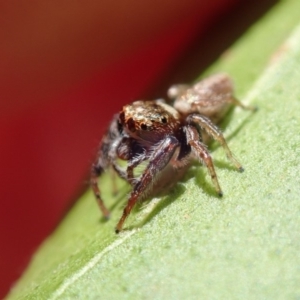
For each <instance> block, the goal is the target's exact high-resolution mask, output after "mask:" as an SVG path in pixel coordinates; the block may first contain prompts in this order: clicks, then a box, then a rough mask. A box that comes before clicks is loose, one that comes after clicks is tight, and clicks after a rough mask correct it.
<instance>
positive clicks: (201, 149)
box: [185, 125, 223, 196]
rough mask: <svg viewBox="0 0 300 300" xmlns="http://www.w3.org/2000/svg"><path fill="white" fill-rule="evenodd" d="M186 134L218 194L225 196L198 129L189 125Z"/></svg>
mask: <svg viewBox="0 0 300 300" xmlns="http://www.w3.org/2000/svg"><path fill="white" fill-rule="evenodd" d="M185 133H186V138H187V143H188V144H189V145H190V146H191V148H192V151H193V153H194V154H195V155H196V157H197V158H198V159H199V160H200V161H202V162H203V163H204V164H205V166H206V167H207V169H208V172H209V174H210V177H211V180H212V182H213V185H214V187H215V189H216V191H217V193H218V195H219V196H222V195H223V192H222V190H221V187H220V184H219V181H218V177H217V174H216V171H215V168H214V164H213V161H212V158H211V156H210V154H209V152H208V149H207V147H206V146H205V144H203V143H202V142H201V141H200V139H201V137H200V134H199V132H198V131H197V128H195V127H194V126H192V125H188V126H186V127H185Z"/></svg>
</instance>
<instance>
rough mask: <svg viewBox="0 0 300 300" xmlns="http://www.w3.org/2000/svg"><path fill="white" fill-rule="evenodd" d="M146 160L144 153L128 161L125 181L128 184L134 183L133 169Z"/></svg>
mask: <svg viewBox="0 0 300 300" xmlns="http://www.w3.org/2000/svg"><path fill="white" fill-rule="evenodd" d="M146 159H147V156H146V153H145V152H144V153H143V154H140V155H138V156H136V157H134V158H133V159H132V160H130V161H129V163H128V167H127V180H128V182H129V183H130V184H133V182H134V175H133V170H134V168H136V167H137V166H138V165H139V164H140V163H141V162H143V161H145V160H146Z"/></svg>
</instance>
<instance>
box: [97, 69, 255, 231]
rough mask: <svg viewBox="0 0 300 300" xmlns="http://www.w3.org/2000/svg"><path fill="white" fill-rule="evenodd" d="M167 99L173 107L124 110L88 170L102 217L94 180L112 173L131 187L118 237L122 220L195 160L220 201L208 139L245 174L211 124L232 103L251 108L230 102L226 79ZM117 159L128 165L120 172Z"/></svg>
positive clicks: (173, 92)
mask: <svg viewBox="0 0 300 300" xmlns="http://www.w3.org/2000/svg"><path fill="white" fill-rule="evenodd" d="M168 96H169V97H170V98H171V99H172V100H173V101H172V105H171V104H168V103H166V102H165V101H164V100H162V99H159V100H153V101H150V100H149V101H141V100H140V101H135V102H133V103H131V104H128V105H125V106H123V109H122V110H121V111H120V113H119V114H116V115H115V116H114V117H113V120H112V122H111V123H110V125H109V128H108V130H107V132H106V134H105V135H104V137H103V138H102V141H101V144H100V148H99V152H98V155H97V159H96V161H95V163H94V164H93V166H92V174H91V185H92V189H93V191H94V194H95V196H96V198H97V202H98V204H99V207H100V209H101V211H102V213H103V215H104V217H106V218H109V211H108V209H107V208H106V206H105V205H104V203H103V200H102V198H101V194H100V190H99V187H98V177H99V176H100V175H101V174H102V173H103V172H104V171H105V170H107V169H109V168H113V170H114V171H115V172H116V173H117V174H118V175H119V176H120V177H121V178H123V179H124V180H126V181H127V182H128V183H129V184H130V185H131V186H132V191H131V193H130V196H129V199H128V203H127V205H126V206H125V208H124V210H123V214H122V217H121V218H120V220H119V222H118V224H117V226H116V233H118V232H120V231H121V230H122V228H123V224H124V221H125V220H126V218H127V216H128V215H129V214H130V212H131V210H132V208H133V207H134V205H135V203H136V202H137V201H139V200H142V199H144V198H145V197H148V196H151V195H154V194H156V193H158V192H159V191H161V190H162V189H166V188H167V187H168V186H170V185H171V184H172V183H176V182H177V181H178V180H179V179H180V178H181V177H182V175H183V174H184V173H185V172H186V170H187V169H188V168H189V167H190V166H191V164H192V162H193V161H194V160H195V159H197V160H199V161H200V162H202V163H203V164H204V165H205V166H206V167H207V169H208V172H209V174H210V177H211V179H212V183H213V185H214V188H215V190H216V192H217V194H218V195H219V196H222V190H221V187H220V185H219V182H218V178H217V174H216V172H215V168H214V164H213V161H212V158H211V155H210V154H209V151H208V150H207V146H206V144H205V142H206V141H205V139H206V138H205V136H206V135H209V136H210V137H212V138H213V139H214V140H216V141H218V142H219V143H220V145H221V146H222V147H223V149H224V151H225V153H226V155H227V157H228V159H229V160H230V161H231V162H232V163H233V165H234V166H235V167H236V168H237V169H238V170H239V171H241V172H242V171H243V167H242V165H241V164H240V163H239V162H238V160H237V159H236V158H234V156H233V155H232V153H231V151H230V149H229V147H228V145H227V143H226V140H225V138H224V136H223V134H222V132H221V131H220V129H219V128H218V127H217V126H216V125H215V124H217V123H219V122H220V121H221V120H222V118H223V117H224V115H225V114H226V112H227V111H228V109H229V108H230V106H231V105H232V104H233V105H237V106H240V107H242V108H247V109H252V110H253V109H254V108H252V107H246V106H244V105H243V104H242V103H241V102H239V101H238V100H237V99H236V98H235V97H234V95H233V83H232V81H231V79H230V77H229V76H228V75H226V74H216V75H212V76H210V77H208V78H206V79H204V80H201V81H199V82H197V83H195V84H193V85H174V86H172V87H171V88H170V89H169V90H168ZM119 160H124V161H126V162H127V166H126V167H125V168H122V167H121V166H120V164H119V163H118V162H119ZM145 162H146V167H145V169H144V170H143V172H142V174H141V175H140V176H138V177H136V176H135V175H134V170H135V168H136V167H137V166H139V165H140V164H141V163H145Z"/></svg>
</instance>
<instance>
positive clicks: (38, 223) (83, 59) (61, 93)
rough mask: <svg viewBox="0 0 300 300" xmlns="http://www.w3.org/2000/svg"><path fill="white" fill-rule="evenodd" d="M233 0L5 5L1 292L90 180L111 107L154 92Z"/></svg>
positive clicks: (0, 106) (0, 23)
mask: <svg viewBox="0 0 300 300" xmlns="http://www.w3.org/2000/svg"><path fill="white" fill-rule="evenodd" d="M237 2H238V1H237V0H202V1H199V0H187V1H174V0H173V1H171V0H165V1H155V0H151V1H138V0H126V1H122V2H118V6H116V3H115V2H109V1H85V2H82V3H81V2H74V1H72V2H70V1H50V2H40V3H39V2H30V1H16V0H14V1H7V3H2V4H1V11H0V143H1V147H0V165H1V168H0V195H1V197H0V201H1V209H0V222H1V223H0V241H1V247H0V298H2V296H4V294H5V293H7V291H8V289H9V287H10V286H11V285H12V284H13V282H14V281H15V280H16V279H17V278H18V277H19V276H20V275H21V273H22V271H23V269H24V268H25V267H26V264H27V263H28V262H29V260H30V257H31V255H32V253H33V252H34V250H36V248H37V246H38V245H39V243H40V242H41V241H42V240H43V239H44V238H45V236H47V235H48V234H49V233H51V231H52V230H53V228H54V227H55V226H56V225H57V223H58V221H59V220H60V218H61V217H62V216H63V214H64V213H65V212H66V210H67V208H68V207H70V205H71V203H72V201H74V199H76V197H77V196H78V195H79V194H80V192H82V191H83V190H84V189H85V188H86V187H87V178H88V177H87V176H88V172H89V168H90V165H91V162H92V160H93V156H94V154H95V151H96V149H97V145H98V142H99V140H100V138H101V136H102V134H103V132H104V130H105V127H106V125H107V123H108V122H109V120H110V117H111V116H112V115H113V113H115V112H116V111H118V110H119V109H120V107H121V106H122V104H124V103H127V102H130V101H132V100H135V99H138V98H141V97H143V98H145V97H147V98H148V97H149V96H150V94H151V93H150V92H149V91H152V94H155V93H156V92H155V88H156V87H158V86H159V82H160V80H162V81H164V82H167V80H166V76H167V74H168V73H169V71H170V70H171V69H172V67H174V64H175V63H176V62H177V61H178V59H179V58H180V57H181V56H183V55H186V54H185V53H186V52H185V51H186V50H187V49H188V47H189V45H191V44H192V41H193V40H194V39H195V38H197V37H199V35H201V34H202V33H203V34H204V33H205V32H207V30H208V29H209V28H210V26H211V25H212V24H213V22H214V21H215V20H217V19H218V18H220V16H222V15H223V14H225V12H228V11H229V10H231V9H233V7H234V6H235V4H236V3H237ZM203 47H204V48H205V45H203ZM198 55H201V54H198ZM199 71H200V70H199ZM197 72H198V71H197ZM170 83H173V82H170ZM146 91H148V92H146ZM156 91H157V89H156ZM157 96H164V95H157Z"/></svg>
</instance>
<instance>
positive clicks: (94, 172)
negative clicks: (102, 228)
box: [91, 164, 110, 219]
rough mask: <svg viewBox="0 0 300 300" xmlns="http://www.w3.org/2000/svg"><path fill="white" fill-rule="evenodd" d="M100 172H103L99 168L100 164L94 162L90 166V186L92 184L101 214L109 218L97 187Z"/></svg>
mask: <svg viewBox="0 0 300 300" xmlns="http://www.w3.org/2000/svg"><path fill="white" fill-rule="evenodd" d="M102 173H103V168H101V167H100V166H97V165H96V164H94V165H93V166H92V172H91V186H92V190H93V192H94V195H95V197H96V200H97V203H98V205H99V208H100V210H101V211H102V214H103V216H104V218H105V219H109V216H110V212H109V210H108V209H107V208H106V206H105V205H104V202H103V200H102V198H101V194H100V190H99V187H98V178H99V176H100V175H101V174H102Z"/></svg>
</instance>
